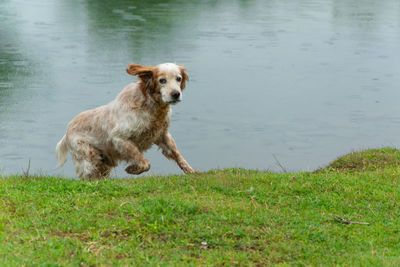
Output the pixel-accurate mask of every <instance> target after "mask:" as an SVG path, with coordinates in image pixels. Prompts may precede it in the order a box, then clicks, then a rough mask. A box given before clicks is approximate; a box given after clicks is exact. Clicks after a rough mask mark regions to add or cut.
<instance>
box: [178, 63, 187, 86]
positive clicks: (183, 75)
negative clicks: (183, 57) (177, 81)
mask: <svg viewBox="0 0 400 267" xmlns="http://www.w3.org/2000/svg"><path fill="white" fill-rule="evenodd" d="M179 69H180V70H181V75H182V81H181V89H182V90H183V89H185V86H186V81H189V76H188V75H187V74H186V72H185V70H186V68H185V67H183V66H179Z"/></svg>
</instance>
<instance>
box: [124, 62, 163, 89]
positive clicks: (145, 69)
mask: <svg viewBox="0 0 400 267" xmlns="http://www.w3.org/2000/svg"><path fill="white" fill-rule="evenodd" d="M126 72H127V73H128V74H130V75H137V76H138V77H139V79H140V80H142V81H143V85H144V87H142V88H143V90H149V91H150V92H153V91H154V86H155V83H154V78H155V76H156V68H155V67H153V66H142V65H139V64H134V63H132V64H129V66H128V68H127V69H126ZM143 93H144V91H143Z"/></svg>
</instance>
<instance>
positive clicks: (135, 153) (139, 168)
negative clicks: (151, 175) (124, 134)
mask: <svg viewBox="0 0 400 267" xmlns="http://www.w3.org/2000/svg"><path fill="white" fill-rule="evenodd" d="M113 144H114V147H115V149H116V150H117V151H118V152H119V153H120V154H121V155H122V156H123V157H124V158H125V160H126V161H127V162H128V163H129V166H128V167H126V169H125V171H126V172H127V173H129V174H140V173H142V172H146V171H148V170H149V169H150V161H148V160H147V159H146V158H145V157H143V155H142V153H140V151H139V149H138V148H137V147H136V146H135V144H133V143H132V142H131V141H128V140H125V139H122V138H119V137H116V138H113Z"/></svg>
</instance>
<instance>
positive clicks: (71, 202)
mask: <svg viewBox="0 0 400 267" xmlns="http://www.w3.org/2000/svg"><path fill="white" fill-rule="evenodd" d="M377 151H378V152H377ZM374 153H375V154H374ZM382 155H383V156H384V158H385V160H386V162H387V164H383V163H382V160H383V159H382V158H380V157H381V156H382ZM399 155H400V154H399V151H398V150H395V149H389V148H388V149H381V150H376V151H367V152H363V153H354V154H352V155H348V156H346V157H348V158H346V157H343V158H340V159H338V160H339V161H340V160H342V162H339V163H340V164H339V163H338V162H336V163H337V164H336V163H335V164H336V165H335V164H334V162H333V163H332V164H331V165H330V166H328V167H327V168H324V169H321V170H319V171H317V172H315V173H308V172H307V173H306V172H305V173H285V174H280V173H270V172H258V171H251V170H244V169H227V170H217V171H210V172H208V173H203V174H195V175H186V176H184V175H182V176H169V177H148V178H140V179H135V180H134V179H126V180H116V179H108V180H104V181H92V182H91V181H76V180H68V179H60V178H52V177H29V178H22V177H18V176H15V177H7V178H3V179H0V265H1V266H4V265H7V266H14V265H23V264H26V265H28V266H29V265H42V264H47V265H46V266H57V265H62V266H64V265H70V266H76V265H83V266H93V265H100V266H101V265H117V264H118V265H128V264H136V265H181V266H187V265H223V264H226V265H232V264H236V265H246V266H247V265H255V266H257V265H259V266H264V265H267V264H283V265H285V264H288V265H292V264H295V265H303V264H304V265H346V266H365V265H372V266H380V265H384V266H398V265H400V208H399V203H400V194H399V183H400V182H399V179H400V167H399V164H398V160H399V159H400V156H399ZM350 157H351V159H350ZM355 158H357V160H354V162H360V160H361V162H363V164H353V163H354V162H353V163H351V164H345V163H348V162H352V160H353V159H355ZM336 217H340V218H342V219H344V220H341V219H338V218H337V219H336V220H335V218H336ZM349 221H351V222H354V223H350V224H346V222H347V223H348V222H349ZM358 222H363V223H364V222H365V223H368V225H367V224H357V223H358Z"/></svg>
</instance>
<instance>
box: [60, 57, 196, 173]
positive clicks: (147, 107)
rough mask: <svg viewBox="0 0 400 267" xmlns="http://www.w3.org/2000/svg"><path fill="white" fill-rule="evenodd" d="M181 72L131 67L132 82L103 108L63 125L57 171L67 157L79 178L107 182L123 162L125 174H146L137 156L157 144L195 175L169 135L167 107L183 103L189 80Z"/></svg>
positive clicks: (168, 67) (146, 167)
mask: <svg viewBox="0 0 400 267" xmlns="http://www.w3.org/2000/svg"><path fill="white" fill-rule="evenodd" d="M185 70H186V68H184V67H183V66H180V65H177V64H174V63H164V64H160V65H157V66H155V67H154V66H142V65H138V64H130V65H129V67H128V68H127V69H126V71H127V73H129V74H131V75H134V76H137V77H138V80H137V82H134V83H131V84H129V85H127V86H126V87H125V88H124V89H123V90H122V91H121V92H120V93H119V94H118V96H117V97H116V98H115V99H114V100H113V101H111V102H110V103H108V104H107V105H104V106H100V107H97V108H95V109H91V110H87V111H84V112H82V113H80V114H79V115H78V116H76V117H75V118H74V119H73V120H72V121H71V122H70V123H69V124H68V129H67V132H66V134H65V135H64V136H63V138H62V139H61V140H60V141H59V142H58V144H57V146H56V156H57V161H58V163H59V166H60V167H62V166H63V165H64V164H65V162H66V161H67V158H68V152H69V153H70V154H71V156H72V160H73V161H74V165H75V169H76V174H77V176H78V177H79V178H83V179H98V178H104V177H108V176H109V174H110V172H111V170H112V169H113V168H114V167H116V166H117V165H118V164H119V163H120V162H121V161H125V162H127V163H128V167H126V169H125V171H126V172H127V173H129V174H140V173H143V172H146V171H148V170H149V169H150V162H149V161H148V160H147V159H146V158H145V157H144V156H143V154H142V153H143V152H144V151H146V150H148V149H149V148H150V147H151V146H152V145H153V144H156V145H157V146H158V147H159V148H161V150H162V153H163V154H164V155H165V157H167V158H168V159H172V160H174V161H175V162H176V163H177V164H178V166H179V167H180V168H181V169H182V170H183V172H184V173H194V172H195V171H194V169H193V168H192V167H191V166H190V165H189V163H187V162H186V160H185V159H184V158H183V157H182V155H181V154H180V153H179V151H178V148H177V146H176V144H175V141H174V139H173V138H172V136H171V134H170V133H169V132H168V128H169V125H170V114H171V105H174V104H176V103H178V102H180V101H182V91H183V89H184V88H185V86H186V82H187V81H188V75H187V74H186V72H185Z"/></svg>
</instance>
